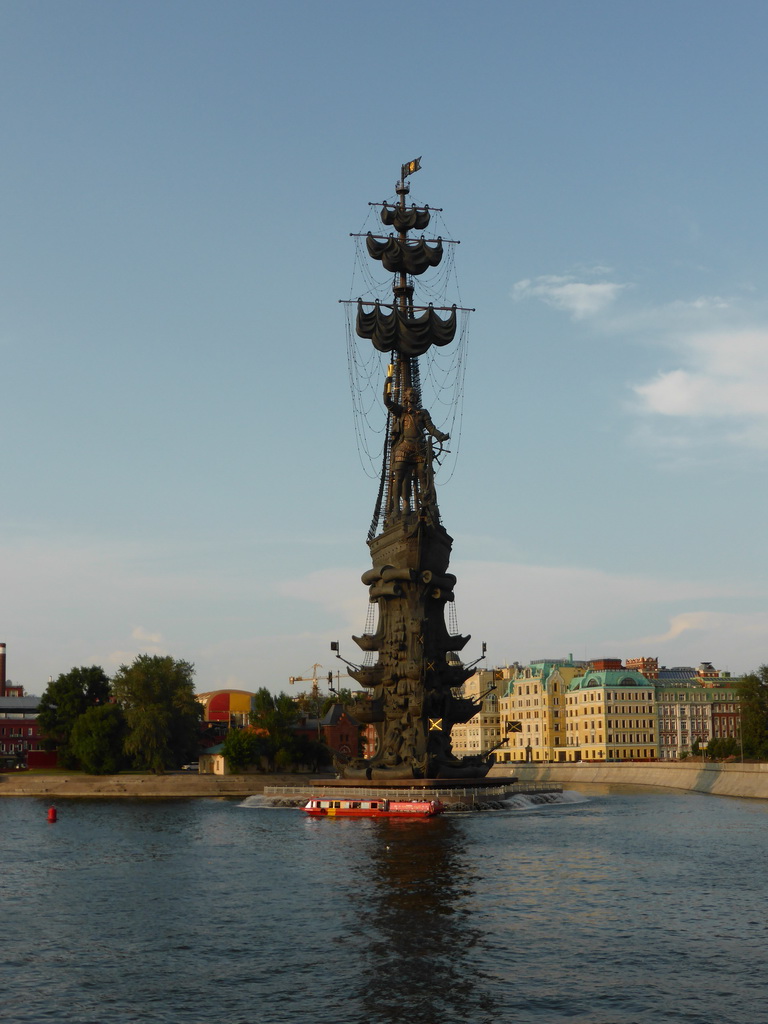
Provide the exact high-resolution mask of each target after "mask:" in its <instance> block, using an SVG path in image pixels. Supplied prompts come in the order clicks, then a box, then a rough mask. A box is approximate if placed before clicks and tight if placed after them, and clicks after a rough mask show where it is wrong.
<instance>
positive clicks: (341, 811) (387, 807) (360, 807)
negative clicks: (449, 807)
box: [302, 797, 445, 818]
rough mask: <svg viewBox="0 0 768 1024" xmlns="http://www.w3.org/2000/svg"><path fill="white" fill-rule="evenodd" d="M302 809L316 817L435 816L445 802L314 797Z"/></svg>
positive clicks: (440, 812) (443, 806) (441, 811)
mask: <svg viewBox="0 0 768 1024" xmlns="http://www.w3.org/2000/svg"><path fill="white" fill-rule="evenodd" d="M302 810H304V811H306V812H307V814H311V815H313V816H314V817H322V818H325V817H328V818H330V817H336V818H434V816H435V815H436V814H442V813H443V811H444V810H445V804H443V803H441V802H440V801H439V800H383V799H376V800H348V799H347V800H343V799H341V800H332V799H330V798H328V797H312V799H311V800H308V801H307V803H306V804H305V805H304V807H303V808H302Z"/></svg>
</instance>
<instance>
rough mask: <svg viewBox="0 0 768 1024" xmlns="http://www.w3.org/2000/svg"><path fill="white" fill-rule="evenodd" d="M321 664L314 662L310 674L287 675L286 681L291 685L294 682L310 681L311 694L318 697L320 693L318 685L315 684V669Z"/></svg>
mask: <svg viewBox="0 0 768 1024" xmlns="http://www.w3.org/2000/svg"><path fill="white" fill-rule="evenodd" d="M322 667H323V666H322V665H320V664H318V663H317V662H315V664H314V665H313V666H312V675H311V676H288V682H289V683H290V684H291V686H293V684H294V683H312V691H311V692H312V696H313V697H318V696H319V695H320V687H319V686H318V685H317V679H318V676H317V670H318V669H319V668H322Z"/></svg>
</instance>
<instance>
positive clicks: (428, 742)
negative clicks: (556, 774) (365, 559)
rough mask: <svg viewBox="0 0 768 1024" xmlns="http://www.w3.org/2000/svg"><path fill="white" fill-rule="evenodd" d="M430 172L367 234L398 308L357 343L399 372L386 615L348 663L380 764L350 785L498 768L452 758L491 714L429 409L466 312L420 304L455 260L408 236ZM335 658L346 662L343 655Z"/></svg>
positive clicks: (376, 538) (360, 319)
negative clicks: (457, 613)
mask: <svg viewBox="0 0 768 1024" xmlns="http://www.w3.org/2000/svg"><path fill="white" fill-rule="evenodd" d="M419 168H420V162H419V161H418V160H414V161H411V163H409V164H405V165H403V167H402V172H401V177H400V180H399V181H398V183H397V186H396V194H397V197H398V199H397V201H395V202H393V203H387V202H385V203H382V204H371V205H372V206H373V205H380V207H381V209H380V214H381V221H382V222H383V224H384V225H385V226H386V227H389V228H391V229H392V231H391V233H390V234H388V235H386V236H382V235H374V234H372V233H370V232H368V233H367V235H366V236H365V244H366V249H367V253H368V256H369V257H370V258H372V259H373V260H377V261H380V263H381V265H382V267H383V269H384V270H385V271H387V272H388V273H390V274H392V292H393V300H392V302H391V303H384V302H381V301H379V300H373V301H366V300H364V299H362V298H361V299H358V300H357V301H356V305H357V316H356V321H355V327H354V329H355V332H356V334H357V336H358V337H359V338H362V339H367V340H370V342H371V343H372V345H373V346H374V349H376V350H378V352H381V353H387V354H388V355H389V359H390V362H389V366H388V369H387V375H386V381H385V384H384V395H383V404H384V407H385V409H386V413H387V423H386V433H385V435H384V443H383V457H382V463H381V474H380V481H379V492H378V498H377V502H376V509H375V512H374V516H373V523H372V527H371V531H370V532H369V536H368V546H369V549H370V554H371V561H372V567H371V568H370V569H368V570H367V572H365V573H363V576H362V581H363V583H364V584H365V585H366V586H367V587H368V596H369V601H370V603H371V606H372V608H373V609H374V610H375V614H374V615H372V616H370V617H369V623H370V625H371V628H370V630H369V629H368V626H366V632H364V633H363V635H361V636H355V637H353V640H354V641H355V642H356V643H357V645H358V646H359V647H360V648H361V650H362V651H363V652H365V659H364V663H363V664H362V665H357V664H352V663H351V662H349V661H347V659H342V660H344V661H347V664H348V665H349V669H348V672H349V675H350V676H351V678H352V679H354V680H356V681H357V682H358V683H359V684H360V685H361V686H363V687H364V688H365V689H366V690H367V692H368V698H367V699H366V700H364V701H360V702H358V703H357V704H356V705H355V707H354V708H353V710H352V713H353V715H354V716H355V717H356V718H357V719H358V721H361V722H364V723H373V724H375V726H376V733H377V739H378V744H377V750H376V752H375V753H374V754H373V756H372V757H370V758H367V759H360V758H358V759H353V760H350V761H349V762H346V763H343V764H341V763H340V764H338V765H337V767H338V769H339V770H340V772H341V773H342V775H343V776H344V777H345V778H368V779H372V780H384V779H393V780H394V779H407V778H415V779H447V778H477V777H482V776H485V775H486V774H487V772H488V770H489V769H490V767H491V765H492V763H493V760H494V758H493V754H492V753H488V754H485V755H484V754H479V755H478V756H476V757H462V758H459V757H457V756H455V755H454V753H453V751H452V748H451V729H452V727H453V726H454V725H455V724H457V723H462V722H468V721H469V720H470V719H471V718H473V717H474V715H475V714H477V712H478V710H479V709H480V706H481V705H480V703H479V702H476V701H474V700H470V699H467V698H463V697H460V696H458V695H457V694H456V690H457V689H458V688H459V687H460V686H461V685H462V683H464V681H465V680H466V679H468V678H469V676H471V675H472V673H473V671H474V665H475V664H477V662H473V663H472V664H469V665H465V664H463V663H462V661H461V659H460V656H459V652H460V651H461V650H462V649H463V648H464V647H465V646H466V644H467V642H468V641H469V639H470V638H469V636H462V635H460V634H459V633H458V632H451V631H450V630H449V627H448V626H447V625H446V609H447V608H450V607H451V605H452V603H453V601H454V588H455V586H456V577H455V576H453V575H452V574H451V573H450V572H449V571H448V566H449V561H450V554H451V546H452V543H453V542H452V539H451V537H450V536H449V535H448V533H447V531H446V529H445V527H444V526H443V525H442V523H441V521H440V510H439V507H438V502H437V492H436V488H435V462H436V460H439V459H440V457H441V455H442V454H443V453H444V451H445V449H444V445H445V444H446V442H448V441H449V434H448V433H446V432H443V431H442V430H439V429H438V428H437V427H436V426H435V424H434V423H433V421H432V417H431V416H430V413H429V412H428V411H427V409H425V408H423V405H422V388H421V375H420V365H419V360H420V359H422V358H424V357H425V356H426V355H427V354H428V353H429V351H430V349H431V348H432V347H433V346H435V347H443V346H447V345H449V344H450V343H451V342H452V341H453V340H454V338H455V335H456V327H457V307H456V306H455V305H453V306H433V305H431V304H429V305H426V306H424V305H416V304H415V303H414V280H415V279H416V278H418V277H420V275H422V274H424V272H425V271H427V270H429V269H430V268H435V267H437V266H438V265H439V264H440V262H441V260H442V258H443V252H444V242H443V239H442V238H440V237H438V238H436V239H431V240H430V239H425V238H424V236H423V234H422V235H420V237H418V238H411V237H410V235H409V232H411V231H416V232H423V231H424V229H425V228H426V227H427V226H428V225H429V223H430V219H431V211H430V208H429V207H428V206H421V207H419V206H416V205H411V206H407V205H406V196H408V194H409V192H410V186H409V183H408V178H409V176H410V175H411V174H413V173H414V172H415V171H417V170H419ZM446 244H448V243H446ZM462 312H468V311H462ZM374 619H375V624H374ZM332 649H334V650H335V651H336V653H337V656H339V657H341V655H340V654H339V652H338V644H333V645H332ZM477 661H480V659H479V658H478V659H477Z"/></svg>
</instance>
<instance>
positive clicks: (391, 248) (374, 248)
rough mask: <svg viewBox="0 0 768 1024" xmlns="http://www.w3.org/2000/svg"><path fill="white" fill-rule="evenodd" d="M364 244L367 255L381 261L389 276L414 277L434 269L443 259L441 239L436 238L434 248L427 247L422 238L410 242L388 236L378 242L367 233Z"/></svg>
mask: <svg viewBox="0 0 768 1024" xmlns="http://www.w3.org/2000/svg"><path fill="white" fill-rule="evenodd" d="M365 244H366V245H367V247H368V255H369V256H372V257H373V259H375V260H381V262H382V265H383V266H384V269H385V270H388V271H389V272H390V273H391V274H411V275H413V276H414V277H415V276H417V275H418V274H423V273H424V271H425V270H429V268H430V267H436V266H437V265H438V263H439V262H440V260H441V259H442V258H443V240H442V239H441V238H438V240H437V241H436V242H435V244H434V246H429V245H428V244H427V243H426V241H425V240H424V239H423V238H420V239H419V240H418V241H416V242H411V241H408V240H405V239H401V238H395V237H393V236H390V237H389V238H385V239H384V240H383V241H379V240H378V239H376V238H374V237H373V235H372V234H371V233H370V232H369V233H368V236H367V238H366V240H365Z"/></svg>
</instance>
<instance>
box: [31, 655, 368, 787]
mask: <svg viewBox="0 0 768 1024" xmlns="http://www.w3.org/2000/svg"><path fill="white" fill-rule="evenodd" d="M194 671H195V670H194V666H193V665H191V664H190V663H189V662H187V661H176V660H174V659H173V658H171V657H169V656H164V657H163V656H160V655H150V654H140V655H139V656H138V657H137V658H136V659H135V660H134V661H133V663H132V664H131V665H121V666H120V668H119V669H118V670H117V672H116V673H115V675H114V676H113V677H112V679H110V678H109V676H107V674H106V673H105V672H104V670H103V669H102V668H101V667H100V666H98V665H92V666H89V667H80V668H73V669H71V670H70V671H69V672H66V673H63V674H61V675H60V676H59V677H58V679H56V680H53V681H51V682H50V683H49V684H48V686H47V688H46V690H45V692H44V693H43V696H42V698H41V699H40V704H39V706H38V724H39V727H40V732H41V735H42V738H43V746H44V747H45V748H46V749H48V750H56V752H57V761H58V764H59V765H60V766H61V767H62V768H68V769H78V768H80V769H82V770H83V771H86V772H88V773H89V774H92V775H105V774H114V773H116V772H120V771H126V770H129V769H133V770H137V771H150V772H164V771H167V770H168V769H173V768H178V767H180V765H182V764H184V763H186V762H188V761H196V760H197V757H198V750H199V745H200V739H201V735H202V733H201V723H202V717H203V709H202V706H201V704H200V703H199V701H198V700H197V698H196V696H195V691H194V682H193V679H194ZM351 699H352V695H351V693H349V691H341V693H339V694H338V695H337V696H336V697H334V698H331V697H325V698H317V697H312V695H311V694H299V696H298V698H297V699H294V698H293V697H292V696H289V695H288V694H285V693H281V694H278V695H277V696H275V695H274V694H272V693H270V692H269V690H267V689H266V688H265V687H262V688H261V689H260V690H258V692H257V693H256V695H255V697H254V701H253V709H252V711H251V713H250V716H249V721H250V725H249V726H248V727H246V728H244V729H236V728H230V729H229V731H228V732H227V736H226V738H225V740H224V744H223V750H222V752H223V754H224V755H225V757H226V758H227V761H228V764H229V768H230V770H231V771H234V772H237V771H242V770H244V769H245V768H248V767H250V766H252V765H257V766H262V767H264V768H266V769H268V770H270V771H275V770H278V771H280V770H282V771H287V770H288V769H290V768H292V767H295V766H297V765H303V766H306V767H308V768H310V769H312V770H314V771H317V770H318V769H319V768H321V767H324V766H325V765H327V764H329V763H330V761H331V751H330V750H329V749H328V747H327V746H326V744H325V743H323V742H322V741H321V739H320V737H319V736H317V737H311V736H308V735H306V733H303V732H300V731H297V729H296V725H297V722H298V720H299V719H300V718H301V717H302V716H305V715H308V716H310V717H316V718H321V717H322V715H324V714H325V712H326V711H327V710H328V707H329V706H330V704H332V703H333V702H334V701H338V700H341V701H342V702H345V703H346V702H349V701H351Z"/></svg>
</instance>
